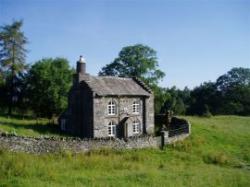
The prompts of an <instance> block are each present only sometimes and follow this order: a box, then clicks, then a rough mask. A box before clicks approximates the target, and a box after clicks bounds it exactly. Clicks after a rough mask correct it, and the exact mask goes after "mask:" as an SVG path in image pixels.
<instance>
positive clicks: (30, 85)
mask: <svg viewBox="0 0 250 187" xmlns="http://www.w3.org/2000/svg"><path fill="white" fill-rule="evenodd" d="M72 74H73V70H72V69H71V68H70V66H69V62H68V60H66V59H63V58H56V59H51V58H47V59H42V60H40V61H38V62H36V63H35V64H34V65H33V66H32V67H31V69H30V71H29V73H28V77H27V93H28V95H29V97H28V98H29V102H30V106H31V108H32V109H33V111H34V112H35V113H36V114H37V116H42V117H48V118H52V117H53V116H58V115H59V114H60V113H61V112H62V111H63V110H64V109H65V108H66V105H67V95H68V92H69V89H70V87H71V83H72Z"/></svg>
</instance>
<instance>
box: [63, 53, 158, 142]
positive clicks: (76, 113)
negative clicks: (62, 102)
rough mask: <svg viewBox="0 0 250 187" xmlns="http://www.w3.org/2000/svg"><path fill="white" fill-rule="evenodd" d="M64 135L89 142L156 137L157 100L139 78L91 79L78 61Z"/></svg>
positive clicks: (82, 61) (65, 116) (111, 77)
mask: <svg viewBox="0 0 250 187" xmlns="http://www.w3.org/2000/svg"><path fill="white" fill-rule="evenodd" d="M59 124H60V128H61V130H62V131H66V132H68V133H71V134H74V135H76V136H80V137H86V138H106V137H115V138H127V137H131V136H138V135H142V134H153V133H154V96H153V93H152V91H151V90H150V89H149V88H148V87H147V86H146V85H145V84H144V83H143V82H142V81H140V80H139V79H137V78H121V77H114V76H92V75H89V74H88V73H86V62H85V60H84V59H83V58H82V56H80V59H79V61H77V68H76V74H74V78H73V86H72V88H71V90H70V92H69V96H68V108H67V110H66V111H65V112H64V113H63V114H62V115H61V116H60V118H59Z"/></svg>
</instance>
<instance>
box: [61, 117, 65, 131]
mask: <svg viewBox="0 0 250 187" xmlns="http://www.w3.org/2000/svg"><path fill="white" fill-rule="evenodd" d="M61 130H62V131H65V130H66V119H61Z"/></svg>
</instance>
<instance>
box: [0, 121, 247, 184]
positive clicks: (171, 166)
mask: <svg viewBox="0 0 250 187" xmlns="http://www.w3.org/2000/svg"><path fill="white" fill-rule="evenodd" d="M188 119H189V121H190V122H191V123H192V135H191V137H189V138H188V139H186V140H184V141H183V142H179V143H176V144H173V145H170V146H167V147H165V149H164V150H162V151H161V150H158V149H142V150H124V151H114V150H109V149H103V150H96V151H90V152H86V153H81V154H74V153H71V152H68V151H63V152H60V153H56V154H44V155H32V154H26V153H12V152H8V151H6V150H1V151H0V186H34V185H35V186H185V187H186V186H192V187H193V186H194V187H195V186H199V187H200V186H226V187H230V186H250V180H249V178H250V159H249V155H250V118H243V117H237V116H219V117H212V118H209V119H207V118H198V117H188Z"/></svg>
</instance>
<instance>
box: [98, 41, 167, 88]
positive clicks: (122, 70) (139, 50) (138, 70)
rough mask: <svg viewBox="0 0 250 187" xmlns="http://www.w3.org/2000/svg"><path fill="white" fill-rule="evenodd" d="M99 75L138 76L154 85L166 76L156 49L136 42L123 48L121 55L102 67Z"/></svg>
mask: <svg viewBox="0 0 250 187" xmlns="http://www.w3.org/2000/svg"><path fill="white" fill-rule="evenodd" d="M99 75H111V76H121V77H138V78H141V79H142V80H144V81H145V82H146V83H148V84H149V85H151V86H153V85H156V84H157V83H158V81H159V80H160V79H162V78H163V77H164V76H165V73H164V72H162V71H161V70H160V69H159V68H158V61H157V57H156V51H155V50H153V49H152V48H150V47H149V46H146V45H141V44H136V45H133V46H127V47H124V48H122V50H121V51H120V53H119V56H118V57H117V58H116V59H115V60H114V61H113V62H112V63H110V64H108V65H106V66H105V67H103V68H102V69H101V71H100V72H99Z"/></svg>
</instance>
